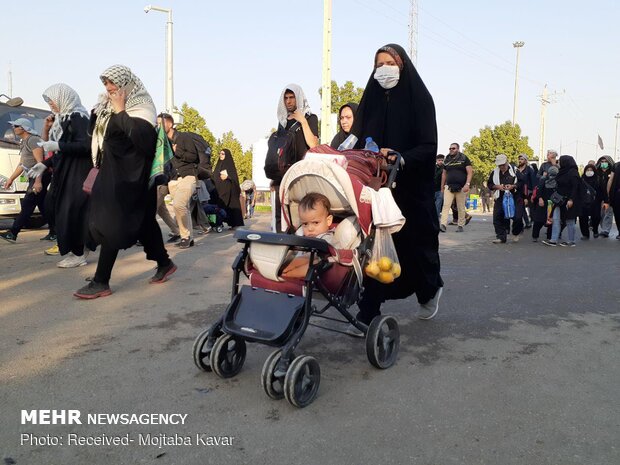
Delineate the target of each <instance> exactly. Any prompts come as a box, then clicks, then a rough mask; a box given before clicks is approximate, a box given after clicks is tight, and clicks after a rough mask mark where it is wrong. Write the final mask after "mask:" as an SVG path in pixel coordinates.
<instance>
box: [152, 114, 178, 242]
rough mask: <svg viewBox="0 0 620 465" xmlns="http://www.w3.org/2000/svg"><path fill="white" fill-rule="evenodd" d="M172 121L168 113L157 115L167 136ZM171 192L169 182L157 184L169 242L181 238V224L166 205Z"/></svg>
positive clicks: (158, 212) (159, 207) (158, 203)
mask: <svg viewBox="0 0 620 465" xmlns="http://www.w3.org/2000/svg"><path fill="white" fill-rule="evenodd" d="M164 115H165V116H166V121H167V122H166V123H164V118H163V116H164ZM168 117H169V118H168ZM171 121H172V124H174V119H173V118H172V116H170V115H168V114H166V113H161V114H159V115H158V116H157V126H158V127H161V126H163V128H164V132H165V133H166V136H167V135H168V130H169V128H168V130H167V129H166V127H167V126H171V125H172V124H171ZM169 193H170V190H169V189H168V183H167V182H166V183H165V184H162V185H160V186H157V214H158V215H159V216H160V218H161V219H162V220H164V223H166V226H168V228H169V229H170V235H169V236H170V237H169V238H168V243H169V244H172V243H174V242H178V241H179V240H180V239H181V235H180V233H179V225H178V224H177V220H176V218H173V217H172V215H171V214H170V211H169V210H168V205H166V200H165V199H166V196H167V195H168V194H169Z"/></svg>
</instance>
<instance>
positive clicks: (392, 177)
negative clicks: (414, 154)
mask: <svg viewBox="0 0 620 465" xmlns="http://www.w3.org/2000/svg"><path fill="white" fill-rule="evenodd" d="M390 156H395V157H396V160H395V161H394V163H388V171H389V175H388V180H387V187H388V188H390V189H391V188H392V185H393V184H394V181H396V175H397V174H398V170H399V168H400V163H401V160H402V156H401V154H400V152H397V151H396V150H390V151H389V152H388V157H390Z"/></svg>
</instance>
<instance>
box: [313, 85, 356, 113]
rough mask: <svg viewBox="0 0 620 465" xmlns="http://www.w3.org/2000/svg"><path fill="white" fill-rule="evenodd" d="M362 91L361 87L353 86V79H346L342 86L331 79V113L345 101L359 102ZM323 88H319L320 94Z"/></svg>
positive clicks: (336, 110) (335, 111)
mask: <svg viewBox="0 0 620 465" xmlns="http://www.w3.org/2000/svg"><path fill="white" fill-rule="evenodd" d="M363 93H364V88H363V87H355V85H354V84H353V81H346V82H345V83H344V85H343V86H342V87H339V86H338V83H337V82H336V81H332V99H331V100H332V103H331V104H332V113H337V112H338V110H339V109H340V107H341V106H342V105H344V104H346V103H359V102H360V100H361V99H362V94H363ZM322 94H323V88H320V89H319V95H321V96H322Z"/></svg>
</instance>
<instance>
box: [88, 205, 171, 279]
mask: <svg viewBox="0 0 620 465" xmlns="http://www.w3.org/2000/svg"><path fill="white" fill-rule="evenodd" d="M148 199H149V200H148V202H149V204H148V205H147V208H146V214H145V217H144V221H143V222H142V227H141V228H140V231H139V233H138V240H139V241H140V242H141V243H142V245H143V246H144V253H146V259H147V260H153V261H155V262H157V266H166V265H168V264H169V263H170V257H169V256H168V251H167V250H166V247H165V246H164V239H163V238H162V235H161V229H160V228H159V224H158V223H157V220H156V219H155V213H156V209H157V196H156V195H149V196H148ZM151 204H152V205H151ZM116 257H118V249H116V248H111V247H108V246H106V245H104V244H102V245H101V250H100V252H99V261H98V262H97V271H96V272H95V277H94V280H95V281H96V282H98V283H102V284H109V282H110V277H111V276H112V268H114V263H115V262H116Z"/></svg>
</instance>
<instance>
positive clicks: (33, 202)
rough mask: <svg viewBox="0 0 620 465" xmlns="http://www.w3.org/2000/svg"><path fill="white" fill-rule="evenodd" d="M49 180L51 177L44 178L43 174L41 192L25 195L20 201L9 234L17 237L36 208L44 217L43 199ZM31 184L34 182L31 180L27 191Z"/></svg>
mask: <svg viewBox="0 0 620 465" xmlns="http://www.w3.org/2000/svg"><path fill="white" fill-rule="evenodd" d="M50 178H51V176H49V175H47V176H46V175H45V174H44V175H43V176H42V178H41V184H42V186H43V189H42V190H41V192H39V193H38V194H35V193H34V192H30V193H28V194H26V195H25V196H24V198H23V199H20V203H21V207H22V209H21V211H20V212H19V215H18V216H17V218H15V221H13V226H11V232H12V233H13V234H14V235H15V236H17V235H18V234H19V232H20V231H21V230H22V229H23V228H24V226H26V223H27V222H28V220H29V219H30V216H32V213H33V212H34V209H35V208H36V207H38V208H39V211H40V212H41V215H43V216H45V198H46V197H47V186H48V185H49V183H50ZM33 184H34V180H32V179H31V180H30V183H29V185H28V190H30V189H31V188H32V185H33Z"/></svg>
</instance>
